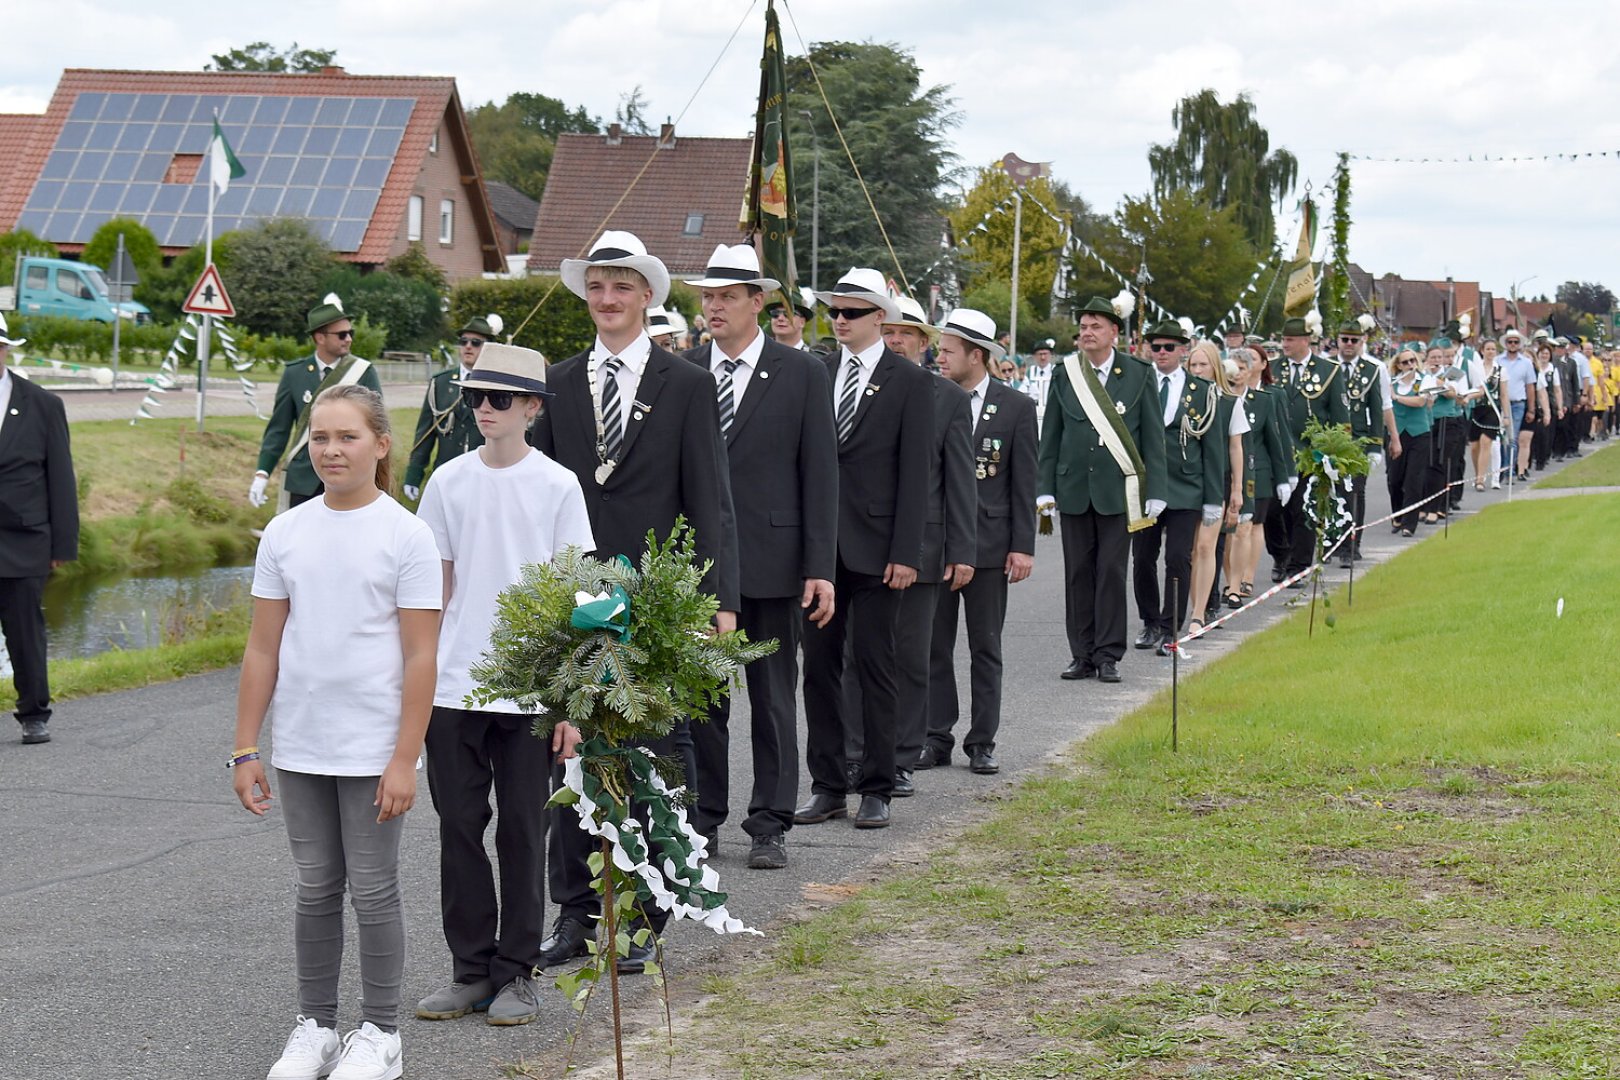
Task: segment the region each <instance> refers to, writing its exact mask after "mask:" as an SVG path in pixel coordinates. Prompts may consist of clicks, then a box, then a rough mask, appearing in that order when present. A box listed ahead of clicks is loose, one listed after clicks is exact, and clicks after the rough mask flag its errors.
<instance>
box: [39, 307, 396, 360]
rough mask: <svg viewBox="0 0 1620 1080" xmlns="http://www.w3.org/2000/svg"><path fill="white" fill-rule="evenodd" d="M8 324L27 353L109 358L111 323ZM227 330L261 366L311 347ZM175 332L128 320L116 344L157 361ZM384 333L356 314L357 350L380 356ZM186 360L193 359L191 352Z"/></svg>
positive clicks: (54, 319)
mask: <svg viewBox="0 0 1620 1080" xmlns="http://www.w3.org/2000/svg"><path fill="white" fill-rule="evenodd" d="M10 322H11V334H12V336H13V337H23V338H27V339H28V344H27V345H26V346H24V349H25V353H24V355H25V356H33V357H51V358H54V359H57V360H67V361H73V362H78V363H110V362H111V361H112V341H113V328H112V324H111V323H100V322H93V321H91V320H88V319H69V318H66V317H65V316H61V315H17V316H14V317H13V318H12V319H11V320H10ZM230 330H231V335H232V336H233V337H234V338H235V339H236V347H237V350H238V352H239V353H241V355H243V356H250V357H252V358H253V359H254V360H255V361H257V362H259V363H262V364H265V365H274V364H279V363H282V362H284V361H287V360H297V359H298V358H300V357H303V356H308V355H309V354H310V352H311V351H312V350H313V348H314V345H313V344H312V343H311V341H310V339H309V338H308V337H283V336H281V335H277V334H262V335H261V334H254V333H250V332H248V331H246V330H243V329H241V328H239V327H235V326H232V327H231V328H230ZM179 332H180V326H179V324H177V323H169V324H162V323H146V324H144V325H136V324H134V323H131V322H129V321H127V320H126V321H125V322H124V324H123V328H122V330H120V331H119V345H120V348H121V349H122V350H124V354H125V355H126V356H129V355H132V354H133V353H134V352H145V353H150V354H153V355H154V356H155V357H156V358H157V359H159V360H161V359H162V357H163V355H164V354H165V353H166V352H168V350H169V346H170V345H171V344H173V342H174V339H175V335H176V334H178V333H179ZM385 336H386V332H385V331H384V330H383V329H381V328H380V327H376V326H373V325H372V324H371V322H370V321H369V320H368V319H367V318H366V317H365V316H364V315H362V316H360V317H359V318H358V319H356V320H355V323H354V351H355V353H356V354H357V355H359V356H364V357H366V358H367V359H371V360H375V359H376V358H377V357H379V356H381V355H382V351H383V342H384V339H385ZM213 356H214V359H215V360H219V359H220V358H221V357H222V356H223V353H221V351H220V350H219V348H218V346H217V344H216V347H215V348H214V349H213ZM188 359H193V360H194V357H193V356H191V355H190V354H189V350H188ZM218 370H219V371H221V372H223V371H225V370H226V369H225V368H224V367H223V366H221V367H220V368H219V369H218Z"/></svg>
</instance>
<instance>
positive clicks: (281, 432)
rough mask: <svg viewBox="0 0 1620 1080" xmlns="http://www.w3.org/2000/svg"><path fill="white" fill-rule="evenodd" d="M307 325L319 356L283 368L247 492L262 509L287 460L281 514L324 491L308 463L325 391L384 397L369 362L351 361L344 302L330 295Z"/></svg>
mask: <svg viewBox="0 0 1620 1080" xmlns="http://www.w3.org/2000/svg"><path fill="white" fill-rule="evenodd" d="M306 325H307V326H308V328H309V334H310V337H311V338H313V339H314V342H315V353H314V355H313V356H306V357H304V358H303V359H302V360H289V361H287V364H286V366H285V367H283V368H282V371H281V381H280V382H279V383H277V384H276V403H275V404H274V405H273V406H271V408H270V422H269V423H268V424H266V425H265V426H264V439H263V441H261V442H260V443H259V471H258V472H256V473H254V474H253V483H252V484H251V485H250V486H249V487H248V502H250V503H252V504H253V505H254V506H263V505H264V503H265V499H266V495H265V491H264V489H265V487H266V486H267V485H268V484H269V483H270V473H271V472H272V471H273V470H274V469H275V467H276V466H277V464H280V463H281V462H282V459H283V457H284V456H285V458H286V462H285V466H284V471H283V473H282V476H281V490H282V493H283V494H284V495H285V496H286V498H285V499H284V500H282V501H283V503H285V505H284V506H282V507H281V509H288V508H290V507H294V506H297V505H298V504H299V503H302V502H308V501H309V500H310V499H313V498H314V497H315V496H317V495H319V494H320V493H321V492H322V491H323V490H325V489H324V487H323V485H322V484H321V481H320V479H319V478H318V477H317V476H316V475H315V467H314V466H313V465H311V464H310V463H309V447H308V446H307V445H306V441H307V439H308V429H309V406H310V404H311V403H312V402H314V400H315V398H316V397H317V396H319V394H320V392H321V391H322V390H324V389H326V388H327V387H328V386H336V385H337V384H338V383H350V382H358V383H360V385H361V386H367V387H370V388H371V389H373V390H375V391H377V392H378V393H379V394H380V393H382V384H381V383H379V382H378V381H377V373H376V372H375V371H373V370H372V368H371V361H369V360H362V359H360V358H359V357H358V356H350V355H349V350H350V349H352V348H353V347H354V324H353V323H351V322H350V321H349V317H348V316H347V315H345V314H344V313H343V301H341V300H339V299H338V297H337V294H336V293H327V294H326V298H325V299H324V300H322V301H321V302H320V303H319V304H318V305H317V306H315V307H314V308H312V309H311V310H310V313H309V319H308V321H307V324H306ZM289 448H290V451H289Z"/></svg>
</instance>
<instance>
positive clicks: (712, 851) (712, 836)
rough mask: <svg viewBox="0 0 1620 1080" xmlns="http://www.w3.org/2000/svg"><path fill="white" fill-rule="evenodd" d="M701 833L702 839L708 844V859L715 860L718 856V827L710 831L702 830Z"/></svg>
mask: <svg viewBox="0 0 1620 1080" xmlns="http://www.w3.org/2000/svg"><path fill="white" fill-rule="evenodd" d="M701 831H702V833H703V839H705V840H707V841H708V842H709V848H708V851H709V858H711V859H712V858H715V857H716V856H718V855H719V854H720V826H718V825H716V826H715V827H714V828H712V829H703V830H701Z"/></svg>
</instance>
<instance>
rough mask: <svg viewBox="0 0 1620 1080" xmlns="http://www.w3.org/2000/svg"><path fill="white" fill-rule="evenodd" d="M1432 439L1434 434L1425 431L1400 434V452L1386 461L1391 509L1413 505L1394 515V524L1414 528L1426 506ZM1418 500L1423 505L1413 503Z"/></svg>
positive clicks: (1430, 469) (1416, 502) (1403, 527)
mask: <svg viewBox="0 0 1620 1080" xmlns="http://www.w3.org/2000/svg"><path fill="white" fill-rule="evenodd" d="M1433 441H1434V439H1433V436H1432V435H1431V434H1430V433H1428V432H1424V433H1423V434H1422V435H1402V436H1401V456H1400V457H1398V458H1395V459H1394V460H1392V461H1391V462H1390V463H1389V485H1390V489H1391V492H1392V493H1393V499H1394V503H1395V505H1394V509H1396V510H1399V509H1401V508H1403V507H1408V506H1410V507H1412V509H1411V510H1408V511H1407V512H1406V513H1404V514H1402V515H1401V516H1400V517H1398V518H1396V519H1395V524H1397V525H1399V526H1400V527H1401V528H1402V529H1413V530H1415V529H1416V528H1417V525H1418V514H1420V513H1423V512H1424V510H1425V508H1426V507H1427V506H1428V504H1427V503H1426V502H1425V501H1424V499H1425V496H1427V495H1428V494H1429V480H1430V475H1431V473H1432V466H1431V463H1430V459H1431V448H1432V443H1433ZM1419 503H1422V504H1423V505H1416V504H1419Z"/></svg>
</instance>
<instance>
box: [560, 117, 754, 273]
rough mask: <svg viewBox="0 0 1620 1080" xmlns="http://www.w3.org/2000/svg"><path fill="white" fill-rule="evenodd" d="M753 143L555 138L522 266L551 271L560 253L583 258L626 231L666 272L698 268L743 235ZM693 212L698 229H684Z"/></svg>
mask: <svg viewBox="0 0 1620 1080" xmlns="http://www.w3.org/2000/svg"><path fill="white" fill-rule="evenodd" d="M752 144H753V140H752V139H710V138H698V139H694V138H686V137H677V138H676V139H675V140H674V145H673V146H672V147H669V148H666V149H658V148H657V146H658V138H657V137H656V136H652V135H625V136H622V137H621V138H620V139H619V141H618V144H617V145H610V139H609V136H607V135H576V134H568V135H561V136H559V137H558V138H557V152H556V154H555V156H553V157H552V159H551V172H550V173H549V174H548V176H547V179H546V190H545V193H544V196H543V197H542V198H541V200H540V213H539V216H538V217H537V218H536V219H535V226H534V238H533V239H532V240H530V241H529V268H530V269H531V270H556V269H557V267H558V265H559V264H560V263H561V262H562V260H563V259H573V258H578V257H579V256H581V255H583V254H584V253H585V251H586V249H587V248H588V247H589V245H590V243H591V241H592V240H595V239H596V237H597V236H598V235H599V234H600V233H601V232H602V231H603V230H604V229H625V230H628V231H630V232H633V233H635V234H636V235H637V236H639V237H640V238H641V241H642V243H644V244H646V245H647V250H648V252H650V253H651V254H653V255H656V256H658V257H659V258H660V259H662V260H663V261H664V263H665V265H667V266H668V267H669V268H670V270H671V271H672V272H674V273H677V274H683V273H696V272H698V271H701V270H702V269H703V268H704V266H706V265H707V264H708V260H709V255H710V254H711V253H712V252H713V251H714V248H715V245H716V244H736V243H740V242H741V241H742V233H741V232H739V231H738V229H737V219H738V218H739V217H740V216H741V214H742V203H743V195H744V193H745V192H746V191H747V187H748V160H749V152H750V147H751V146H752ZM644 167H645V171H643V168H644ZM638 175H639V176H640V179H639V180H638V179H637V176H638ZM632 184H633V185H634V187H632ZM627 193H628V194H627ZM621 199H622V201H621ZM615 206H616V207H617V208H616V209H615ZM690 214H702V215H703V221H702V227H701V228H700V229H699V230H698V232H697V233H696V234H695V235H686V232H685V229H686V223H687V217H688V215H690ZM610 215H611V216H610Z"/></svg>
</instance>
